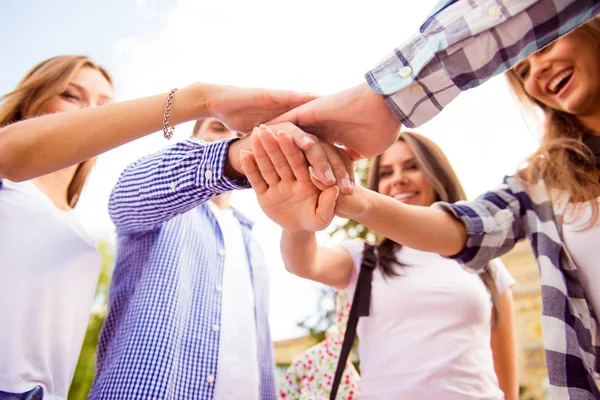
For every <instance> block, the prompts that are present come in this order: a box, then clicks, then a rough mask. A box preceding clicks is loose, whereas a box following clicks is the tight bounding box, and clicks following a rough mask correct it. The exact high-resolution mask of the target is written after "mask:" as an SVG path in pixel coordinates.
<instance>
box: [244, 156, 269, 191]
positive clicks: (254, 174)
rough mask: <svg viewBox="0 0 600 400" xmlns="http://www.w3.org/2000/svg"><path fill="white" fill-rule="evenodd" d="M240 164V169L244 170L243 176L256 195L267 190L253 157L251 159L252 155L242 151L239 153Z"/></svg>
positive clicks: (267, 186)
mask: <svg viewBox="0 0 600 400" xmlns="http://www.w3.org/2000/svg"><path fill="white" fill-rule="evenodd" d="M240 164H242V168H243V169H244V174H245V175H246V178H247V179H248V182H250V186H252V189H254V191H255V192H256V194H257V195H261V194H263V193H264V192H266V191H267V189H269V185H267V182H265V180H264V179H263V177H262V175H261V174H260V171H259V170H258V167H257V166H256V164H255V163H254V157H252V153H250V152H249V151H247V150H242V152H241V153H240Z"/></svg>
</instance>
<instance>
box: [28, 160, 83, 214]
mask: <svg viewBox="0 0 600 400" xmlns="http://www.w3.org/2000/svg"><path fill="white" fill-rule="evenodd" d="M76 169H77V165H73V166H71V167H67V168H64V169H61V170H60V171H56V172H52V173H51V174H48V175H42V176H40V177H38V178H35V179H32V180H31V182H33V184H34V185H35V186H37V187H38V189H40V190H41V191H42V193H44V194H45V195H46V196H48V198H50V200H51V201H52V203H54V205H55V206H56V207H57V208H59V209H61V210H70V209H71V206H69V204H68V203H67V189H68V188H69V183H71V180H72V179H73V175H74V174H75V170H76Z"/></svg>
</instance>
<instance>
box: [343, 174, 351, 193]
mask: <svg viewBox="0 0 600 400" xmlns="http://www.w3.org/2000/svg"><path fill="white" fill-rule="evenodd" d="M342 187H343V188H344V189H349V190H352V182H350V179H348V177H347V176H345V177H344V178H342Z"/></svg>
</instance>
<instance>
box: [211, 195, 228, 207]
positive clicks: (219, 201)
mask: <svg viewBox="0 0 600 400" xmlns="http://www.w3.org/2000/svg"><path fill="white" fill-rule="evenodd" d="M230 199H231V192H228V193H224V194H222V195H220V196H217V197H213V198H212V200H211V201H212V202H213V203H214V204H215V205H216V206H217V207H219V208H220V209H221V210H226V209H228V208H229V207H230V204H229V201H230Z"/></svg>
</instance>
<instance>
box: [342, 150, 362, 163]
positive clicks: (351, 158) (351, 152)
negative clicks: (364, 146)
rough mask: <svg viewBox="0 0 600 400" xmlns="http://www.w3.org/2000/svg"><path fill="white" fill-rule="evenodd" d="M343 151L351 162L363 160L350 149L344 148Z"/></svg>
mask: <svg viewBox="0 0 600 400" xmlns="http://www.w3.org/2000/svg"><path fill="white" fill-rule="evenodd" d="M344 151H345V152H346V154H348V157H349V158H350V160H352V162H356V161H358V160H360V159H362V158H364V157H362V156H361V155H360V154H358V153H357V152H355V151H354V150H352V149H347V148H344Z"/></svg>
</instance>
